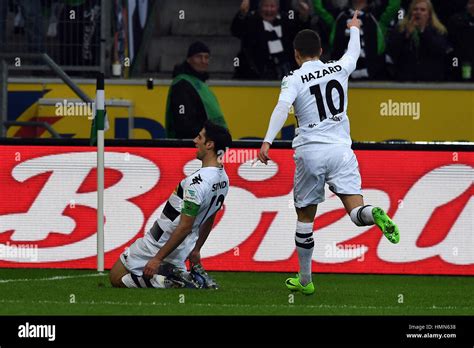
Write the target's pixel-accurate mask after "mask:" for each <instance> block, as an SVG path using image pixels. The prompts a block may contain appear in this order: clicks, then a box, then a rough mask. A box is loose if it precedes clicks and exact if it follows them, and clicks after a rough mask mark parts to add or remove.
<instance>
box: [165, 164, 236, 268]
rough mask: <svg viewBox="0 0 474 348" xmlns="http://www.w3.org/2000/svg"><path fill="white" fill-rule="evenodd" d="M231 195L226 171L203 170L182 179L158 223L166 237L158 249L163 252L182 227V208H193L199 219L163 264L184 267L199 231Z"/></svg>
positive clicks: (215, 169) (208, 168)
mask: <svg viewBox="0 0 474 348" xmlns="http://www.w3.org/2000/svg"><path fill="white" fill-rule="evenodd" d="M228 191H229V178H228V176H227V173H226V172H225V170H224V168H217V167H204V168H201V169H199V170H197V171H196V172H194V173H193V174H191V175H190V176H188V177H187V178H185V179H183V180H182V181H181V182H180V183H179V184H178V186H177V187H176V189H175V191H174V192H173V193H172V194H171V196H170V198H169V199H168V201H167V202H166V205H165V207H164V209H163V212H162V213H161V216H160V218H159V219H157V220H156V221H157V223H158V225H159V226H160V228H161V229H162V230H163V234H162V236H161V237H160V239H159V241H158V242H157V244H156V246H157V247H158V248H162V247H163V245H165V243H166V242H167V241H168V239H169V238H170V236H171V234H172V233H173V231H174V230H175V229H176V227H177V226H178V224H179V221H180V218H181V217H180V214H181V212H182V211H183V206H185V205H186V204H188V205H190V206H192V207H193V209H195V212H194V213H193V214H192V215H193V216H196V219H195V221H194V224H193V229H192V232H191V233H190V234H189V235H187V236H186V238H185V239H184V241H183V242H182V243H181V244H180V245H179V246H178V247H177V248H176V249H175V250H174V251H173V252H172V253H171V254H169V255H168V256H167V257H166V258H165V259H164V261H166V262H169V263H173V264H178V265H179V264H182V263H183V262H184V261H185V260H186V258H187V257H188V255H189V253H190V252H191V251H192V249H193V248H194V246H195V244H196V241H197V239H198V237H199V229H200V227H201V225H202V224H203V223H204V222H206V220H207V219H208V218H209V217H211V216H212V215H213V214H214V213H216V212H217V211H218V210H219V209H220V208H221V207H222V205H223V203H224V199H225V197H226V196H227V193H228ZM185 213H186V212H185Z"/></svg>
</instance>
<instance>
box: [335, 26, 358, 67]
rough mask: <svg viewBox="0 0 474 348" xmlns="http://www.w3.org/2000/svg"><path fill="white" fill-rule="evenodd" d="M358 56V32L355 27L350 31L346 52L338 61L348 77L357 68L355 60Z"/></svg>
mask: <svg viewBox="0 0 474 348" xmlns="http://www.w3.org/2000/svg"><path fill="white" fill-rule="evenodd" d="M359 55H360V31H359V29H358V28H356V27H351V29H350V39H349V44H348V46H347V52H346V53H345V54H344V55H343V56H342V58H341V59H340V60H339V62H338V63H339V64H340V65H341V67H342V68H343V69H344V71H346V72H347V74H348V75H350V74H352V72H353V71H354V70H355V68H356V66H357V60H358V59H359Z"/></svg>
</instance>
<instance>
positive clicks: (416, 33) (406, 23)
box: [389, 0, 448, 81]
mask: <svg viewBox="0 0 474 348" xmlns="http://www.w3.org/2000/svg"><path fill="white" fill-rule="evenodd" d="M446 34H447V30H446V28H445V27H444V25H443V24H441V22H440V21H439V19H438V17H437V16H436V13H435V11H434V9H433V5H432V4H431V1H430V0H413V1H412V2H411V4H410V7H409V9H408V15H407V16H406V17H405V18H404V19H403V21H402V22H401V24H400V26H399V28H398V29H397V30H395V31H393V33H392V35H391V38H390V42H389V54H390V56H391V58H392V60H393V62H394V64H395V78H396V79H398V80H400V81H442V80H444V79H445V67H446V66H445V63H446V54H447V50H448V43H447V35H446Z"/></svg>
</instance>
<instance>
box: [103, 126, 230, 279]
mask: <svg viewBox="0 0 474 348" xmlns="http://www.w3.org/2000/svg"><path fill="white" fill-rule="evenodd" d="M194 143H195V144H196V147H197V149H198V151H197V158H198V159H200V160H201V161H202V167H201V169H199V170H198V171H196V172H194V173H193V174H191V175H190V176H188V177H187V178H185V179H183V180H182V181H181V182H180V183H179V184H178V186H177V187H176V190H175V191H174V192H173V193H172V194H171V196H170V198H169V199H168V201H167V203H166V205H165V207H164V209H163V212H162V214H161V216H160V218H159V219H157V220H156V221H155V223H154V224H153V227H152V228H151V229H150V230H149V231H148V232H147V233H146V234H145V236H144V237H142V238H139V239H137V240H136V241H135V242H134V243H133V244H132V245H131V246H130V248H128V249H127V250H126V251H124V252H123V253H122V254H121V255H120V258H119V259H118V260H117V262H116V263H115V265H114V266H113V267H112V269H111V271H110V282H111V284H112V286H114V287H122V288H123V287H127V288H172V287H190V288H217V284H216V283H215V281H214V280H213V279H212V278H211V277H209V275H208V274H207V273H206V272H205V271H204V269H203V268H202V266H201V265H200V250H201V248H202V246H203V245H204V243H205V241H206V239H207V237H208V235H209V233H210V232H211V229H212V225H213V223H214V219H215V216H216V214H217V212H218V211H219V209H220V208H221V207H222V205H223V203H224V199H225V197H226V195H227V192H228V190H229V178H228V177H227V174H226V172H225V170H224V167H223V166H222V163H221V161H220V156H221V155H222V154H223V153H224V152H225V150H226V149H227V148H228V147H230V145H231V143H232V138H231V135H230V133H229V131H228V130H227V129H226V128H223V127H221V126H218V125H215V124H213V123H211V122H209V121H207V122H206V123H205V124H204V127H203V129H202V130H201V131H200V132H199V134H198V136H197V137H196V138H195V139H194ZM188 258H189V260H190V263H191V272H187V270H186V265H185V261H186V259H188Z"/></svg>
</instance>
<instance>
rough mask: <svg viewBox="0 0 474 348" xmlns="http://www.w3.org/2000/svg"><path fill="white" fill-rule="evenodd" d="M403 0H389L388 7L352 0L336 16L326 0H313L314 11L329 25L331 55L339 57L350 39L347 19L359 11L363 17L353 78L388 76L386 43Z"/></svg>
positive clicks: (360, 16)
mask: <svg viewBox="0 0 474 348" xmlns="http://www.w3.org/2000/svg"><path fill="white" fill-rule="evenodd" d="M400 2H401V0H388V3H387V5H386V6H385V7H381V6H377V5H375V2H374V1H371V0H352V1H351V5H352V8H350V9H347V10H345V11H342V12H341V13H339V15H337V16H334V15H333V14H331V13H330V12H329V11H327V9H326V8H325V7H324V5H323V0H313V5H314V12H315V14H316V15H318V16H319V17H321V19H322V21H323V22H324V23H325V24H326V26H327V27H328V28H329V45H330V47H331V59H332V60H338V59H340V58H341V57H342V56H343V54H344V50H345V49H346V47H347V43H348V42H349V32H348V30H347V28H346V25H347V22H348V21H350V19H351V18H352V16H353V15H354V11H355V10H358V11H359V20H360V21H361V33H360V44H361V53H360V57H359V60H358V61H357V67H356V70H354V72H353V73H352V74H351V78H352V79H358V80H362V79H370V80H381V79H386V74H385V46H386V45H385V44H386V40H387V31H388V28H389V25H390V22H391V21H392V20H394V19H396V18H397V13H398V11H399V9H400Z"/></svg>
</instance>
